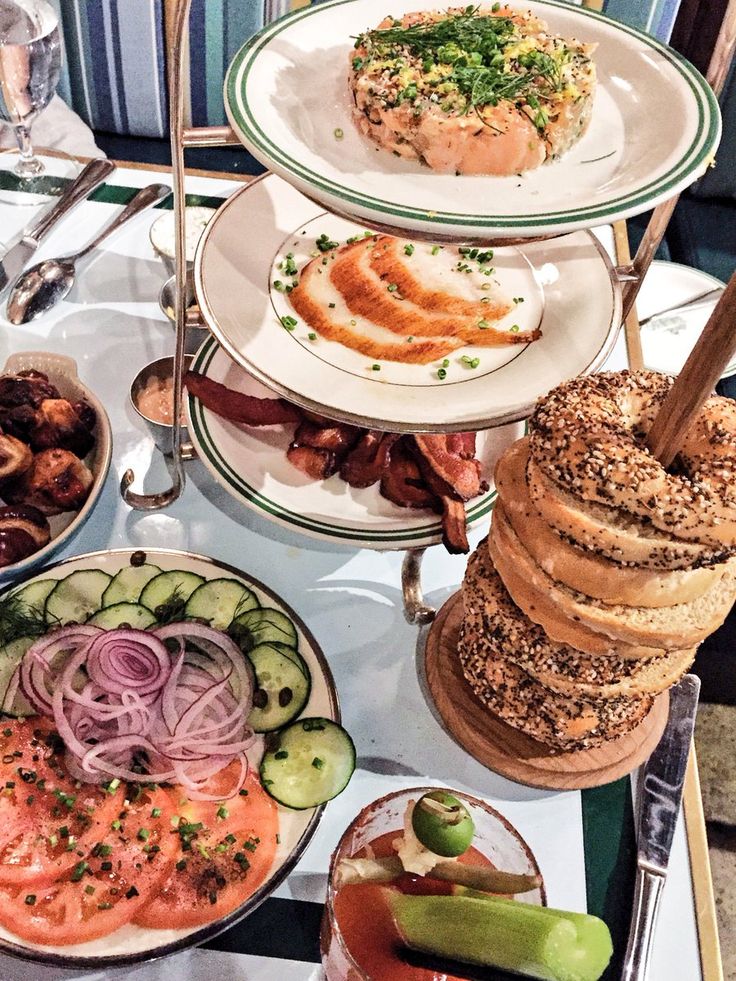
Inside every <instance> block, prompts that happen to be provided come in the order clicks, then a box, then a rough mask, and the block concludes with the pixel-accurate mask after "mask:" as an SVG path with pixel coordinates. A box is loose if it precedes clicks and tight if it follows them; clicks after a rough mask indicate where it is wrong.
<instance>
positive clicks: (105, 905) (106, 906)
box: [97, 903, 112, 909]
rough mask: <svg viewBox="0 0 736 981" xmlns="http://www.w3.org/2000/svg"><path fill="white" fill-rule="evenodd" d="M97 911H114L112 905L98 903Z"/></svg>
mask: <svg viewBox="0 0 736 981" xmlns="http://www.w3.org/2000/svg"><path fill="white" fill-rule="evenodd" d="M97 909H112V903H98V904H97Z"/></svg>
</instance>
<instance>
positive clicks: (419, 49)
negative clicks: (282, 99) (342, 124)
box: [349, 3, 596, 176]
mask: <svg viewBox="0 0 736 981" xmlns="http://www.w3.org/2000/svg"><path fill="white" fill-rule="evenodd" d="M594 48H595V45H591V44H584V43H582V42H580V41H578V40H576V39H574V38H562V37H559V36H558V35H555V34H551V33H549V31H548V29H547V25H546V24H545V23H544V21H542V20H540V19H539V18H538V17H536V16H535V15H534V14H532V13H531V12H530V11H518V10H512V9H511V8H509V7H506V6H501V5H500V4H498V3H496V4H494V5H493V6H492V7H491V6H486V7H484V6H469V7H459V8H452V9H450V10H447V11H446V12H444V13H442V12H439V11H428V12H413V13H409V14H405V15H404V16H403V17H402V18H401V19H397V18H393V17H386V18H384V20H383V21H382V22H381V23H380V24H379V25H378V27H377V28H375V29H374V30H369V31H366V32H365V33H364V34H361V35H359V36H358V38H357V39H356V42H355V47H354V49H353V50H352V51H351V54H350V76H349V82H350V89H351V92H352V97H353V102H354V112H353V115H354V119H355V122H356V125H357V127H358V129H359V130H360V132H361V133H363V134H364V135H365V136H366V137H368V138H369V139H370V140H372V141H373V142H375V143H376V144H378V146H379V147H381V148H383V149H385V150H388V151H390V152H392V153H393V154H395V155H396V156H398V157H404V158H408V159H411V160H419V161H420V162H421V163H423V164H425V165H426V166H427V167H429V168H431V169H432V170H435V171H437V172H439V173H445V174H456V175H460V174H488V175H496V176H508V175H511V174H520V173H522V172H523V171H528V170H533V169H534V168H536V167H539V166H540V165H541V164H543V163H545V162H547V161H553V160H556V159H557V158H559V157H560V156H561V155H562V154H563V153H565V152H566V151H567V150H569V149H570V147H571V146H573V144H574V143H575V142H576V141H577V140H579V139H580V137H581V136H582V135H583V134H584V133H585V131H586V130H587V128H588V125H589V123H590V118H591V113H592V108H593V100H594V96H595V85H596V70H595V64H594V63H593V61H592V58H591V56H592V53H593V50H594Z"/></svg>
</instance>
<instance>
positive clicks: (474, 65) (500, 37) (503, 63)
mask: <svg viewBox="0 0 736 981" xmlns="http://www.w3.org/2000/svg"><path fill="white" fill-rule="evenodd" d="M518 40H519V37H518V34H517V30H516V25H515V24H514V22H513V20H512V19H511V18H509V17H492V16H488V15H479V14H478V13H477V9H476V8H475V7H466V8H465V10H464V11H463V12H462V13H460V14H453V15H451V16H448V17H445V18H443V19H442V20H438V21H434V22H426V21H424V22H420V23H418V24H412V25H411V26H410V27H403V26H402V25H401V24H400V23H396V24H395V25H394V26H393V27H387V28H377V29H376V30H372V31H368V32H366V33H365V34H362V35H360V37H358V38H357V41H356V47H365V49H366V51H367V52H368V59H366V60H367V61H370V60H371V59H378V60H381V59H384V60H392V59H393V60H394V61H395V62H396V63H397V64H400V63H401V61H402V59H405V58H406V57H407V56H409V57H413V58H421V59H422V62H423V68H424V70H425V71H429V70H430V69H431V68H432V67H433V66H434V65H436V64H443V65H451V66H452V70H451V72H450V73H449V74H445V75H444V76H443V78H442V82H443V83H444V84H450V85H454V86H455V87H456V91H457V93H458V94H459V95H460V96H462V97H463V98H464V100H465V105H464V107H459V108H460V111H461V112H463V113H468V112H470V111H471V110H475V111H478V110H479V109H481V108H482V107H483V106H489V105H490V106H496V105H498V103H499V102H500V101H501V100H509V101H518V100H520V99H521V100H524V101H526V102H527V103H528V105H529V106H530V107H531V108H532V109H534V110H536V111H535V112H534V113H533V114H531V115H530V117H529V118H531V119H532V121H533V122H534V124H535V125H536V126H537V127H538V128H539V129H542V128H544V126H545V125H546V124H547V122H548V116H547V114H546V113H545V112H544V111H543V110H541V109H540V107H539V101H538V99H537V96H541V97H543V98H544V97H545V96H546V95H549V94H550V93H551V92H554V91H559V90H560V88H561V87H562V74H561V70H562V61H558V60H556V59H555V58H553V57H551V56H550V55H549V54H547V53H545V52H543V51H538V50H532V51H528V52H523V53H520V54H519V55H518V56H517V57H516V58H515V59H513V65H512V66H511V65H509V63H508V61H507V60H506V59H505V58H504V49H505V48H507V47H508V46H509V45H510V44H513V43H514V42H516V41H518ZM564 57H566V53H565V56H564ZM416 97H417V86H416V84H413V85H410V86H408V87H407V88H405V89H403V90H402V91H401V92H400V93H399V98H398V102H399V103H400V102H402V101H404V100H405V99H410V100H411V101H413V100H414V99H415V98H416ZM535 103H536V104H535ZM451 106H452V103H451V102H449V103H447V108H449V107H451ZM443 108H445V106H443Z"/></svg>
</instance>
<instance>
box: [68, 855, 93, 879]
mask: <svg viewBox="0 0 736 981" xmlns="http://www.w3.org/2000/svg"><path fill="white" fill-rule="evenodd" d="M88 868H89V864H88V863H87V862H85V861H84V860H82V861H81V862H77V864H76V865H75V866H74V870H73V872H72V875H71V879H72V882H79V880H80V879H81V878H82V876H83V875H84V873H85V872H86V871H87V869H88Z"/></svg>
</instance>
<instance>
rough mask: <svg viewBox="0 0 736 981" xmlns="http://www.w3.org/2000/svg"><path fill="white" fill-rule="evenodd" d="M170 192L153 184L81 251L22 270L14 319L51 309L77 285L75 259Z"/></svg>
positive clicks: (11, 305)
mask: <svg viewBox="0 0 736 981" xmlns="http://www.w3.org/2000/svg"><path fill="white" fill-rule="evenodd" d="M170 193H171V189H170V188H168V187H167V186H166V185H165V184H149V185H148V187H144V188H143V190H141V191H139V192H138V193H137V194H136V196H135V197H134V198H133V200H132V201H130V203H129V204H127V205H126V206H125V208H123V210H122V211H121V212H120V213H119V214H117V215H116V216H115V217H114V218H113V220H112V221H111V222H110V223H109V224H107V225H106V226H105V227H104V228H103V229H102V231H101V232H100V233H99V235H97V237H96V238H94V239H93V240H92V241H91V242H90V243H89V245H86V246H85V247H84V248H83V249H82V250H81V251H80V252H77V253H75V254H74V255H69V256H62V257H61V258H58V259H45V260H44V261H43V262H39V263H37V264H36V265H35V266H31V268H30V269H27V270H26V271H25V272H24V273H22V274H21V275H20V276H19V277H18V279H17V281H16V283H15V285H14V286H13V289H12V290H11V293H10V296H9V298H8V307H7V315H8V320H9V321H10V323H11V324H16V325H19V324H27V323H28V321H29V320H35V319H36V317H40V316H41V315H42V314H44V313H46V312H47V311H49V310H50V309H51V308H52V307H53V306H54V305H55V304H57V303H58V302H59V300H63V298H64V297H65V296H66V295H67V293H68V292H69V290H70V289H71V288H72V286H73V285H74V277H75V268H74V267H75V263H76V262H78V261H79V260H80V259H83V258H84V257H85V256H86V255H88V254H89V253H90V252H92V250H93V249H96V248H97V246H98V245H99V244H100V242H102V241H103V240H104V239H106V238H107V236H108V235H111V234H112V233H113V232H114V231H117V229H118V228H120V227H121V226H122V225H124V224H125V223H126V222H127V221H130V219H131V218H134V217H135V216H136V215H138V214H140V213H141V211H145V209H146V208H149V207H150V206H151V205H152V204H156V203H157V202H158V201H161V200H162V199H163V198H165V197H166V196H167V195H168V194H170Z"/></svg>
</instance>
